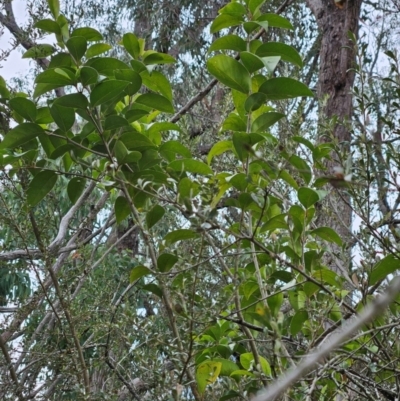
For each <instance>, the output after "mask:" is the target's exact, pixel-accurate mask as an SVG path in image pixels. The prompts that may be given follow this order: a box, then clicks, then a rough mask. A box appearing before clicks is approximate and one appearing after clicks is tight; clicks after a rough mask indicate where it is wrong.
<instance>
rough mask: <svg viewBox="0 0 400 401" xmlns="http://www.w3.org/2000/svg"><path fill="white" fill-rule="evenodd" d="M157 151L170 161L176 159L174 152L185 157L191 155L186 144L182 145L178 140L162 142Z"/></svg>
mask: <svg viewBox="0 0 400 401" xmlns="http://www.w3.org/2000/svg"><path fill="white" fill-rule="evenodd" d="M159 153H160V155H162V156H163V157H164V158H165V159H166V160H168V161H170V162H171V161H173V160H175V159H176V154H178V155H181V156H183V157H185V158H190V157H192V154H191V152H190V150H189V149H188V148H187V147H186V146H184V145H182V144H181V143H180V142H179V141H167V142H164V143H163V144H162V145H161V146H160V149H159Z"/></svg>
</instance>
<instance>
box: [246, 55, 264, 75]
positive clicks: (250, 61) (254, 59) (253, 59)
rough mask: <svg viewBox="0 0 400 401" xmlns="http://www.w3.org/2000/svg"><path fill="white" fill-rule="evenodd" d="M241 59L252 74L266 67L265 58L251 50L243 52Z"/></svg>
mask: <svg viewBox="0 0 400 401" xmlns="http://www.w3.org/2000/svg"><path fill="white" fill-rule="evenodd" d="M240 59H241V60H242V63H243V65H244V66H245V67H246V69H247V71H248V72H250V74H252V73H253V72H256V71H258V70H260V69H261V68H264V67H265V65H264V62H263V60H261V58H260V57H258V56H256V55H255V54H253V53H251V52H246V51H243V52H241V53H240Z"/></svg>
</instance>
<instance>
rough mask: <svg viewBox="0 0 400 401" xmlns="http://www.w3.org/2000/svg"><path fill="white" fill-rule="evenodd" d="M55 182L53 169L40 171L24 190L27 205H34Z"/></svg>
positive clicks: (55, 175)
mask: <svg viewBox="0 0 400 401" xmlns="http://www.w3.org/2000/svg"><path fill="white" fill-rule="evenodd" d="M56 182H57V174H56V172H55V171H50V170H46V171H41V172H40V173H37V174H36V175H35V177H33V180H32V181H31V182H30V184H29V186H28V189H27V191H26V200H27V202H28V206H30V207H33V206H36V205H37V204H38V203H39V202H40V201H41V200H42V199H43V198H44V197H45V196H46V195H47V194H48V193H49V192H50V191H51V190H52V189H53V187H54V185H55V183H56Z"/></svg>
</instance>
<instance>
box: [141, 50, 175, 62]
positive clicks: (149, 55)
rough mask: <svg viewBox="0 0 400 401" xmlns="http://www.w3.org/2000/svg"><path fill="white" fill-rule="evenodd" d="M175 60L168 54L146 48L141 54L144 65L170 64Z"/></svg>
mask: <svg viewBox="0 0 400 401" xmlns="http://www.w3.org/2000/svg"><path fill="white" fill-rule="evenodd" d="M175 62H176V60H175V59H174V58H173V57H172V56H170V55H169V54H165V53H158V52H155V51H154V50H148V51H146V52H145V53H144V54H143V63H144V64H145V65H152V64H172V63H175Z"/></svg>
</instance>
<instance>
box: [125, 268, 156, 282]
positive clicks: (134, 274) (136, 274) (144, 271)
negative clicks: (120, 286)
mask: <svg viewBox="0 0 400 401" xmlns="http://www.w3.org/2000/svg"><path fill="white" fill-rule="evenodd" d="M149 274H152V272H151V270H150V269H149V268H148V267H146V266H136V267H134V268H133V269H132V271H131V274H130V276H129V282H130V283H133V282H134V281H136V280H139V279H140V278H142V277H144V276H148V275H149Z"/></svg>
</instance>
